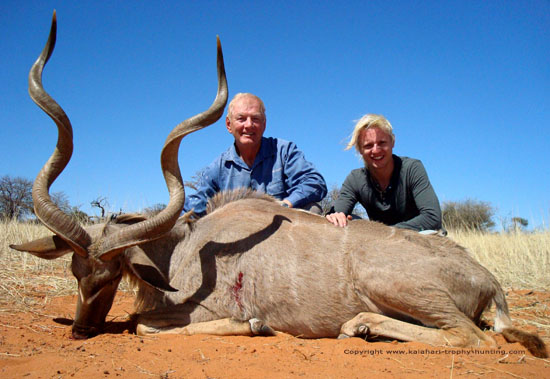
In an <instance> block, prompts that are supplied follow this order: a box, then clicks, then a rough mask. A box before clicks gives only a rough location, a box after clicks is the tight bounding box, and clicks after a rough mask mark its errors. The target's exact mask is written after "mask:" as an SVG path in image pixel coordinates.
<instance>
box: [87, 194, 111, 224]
mask: <svg viewBox="0 0 550 379" xmlns="http://www.w3.org/2000/svg"><path fill="white" fill-rule="evenodd" d="M90 205H91V206H92V207H95V208H99V209H100V210H101V219H102V220H103V219H105V208H106V207H108V206H109V202H108V201H107V198H106V197H101V196H98V197H97V198H96V199H95V200H92V201H91V202H90Z"/></svg>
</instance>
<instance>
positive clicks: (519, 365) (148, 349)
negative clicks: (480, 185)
mask: <svg viewBox="0 0 550 379" xmlns="http://www.w3.org/2000/svg"><path fill="white" fill-rule="evenodd" d="M508 301H509V305H510V307H511V313H512V317H513V319H514V320H515V322H516V325H518V326H520V325H521V327H522V328H523V329H525V330H528V331H531V332H538V333H539V335H540V336H541V337H543V339H544V341H545V342H546V343H547V345H550V292H533V291H511V292H509V293H508ZM75 304H76V299H75V297H73V296H66V297H58V298H54V299H52V300H51V301H48V302H47V304H44V305H43V306H35V307H34V308H33V309H29V310H28V311H26V312H21V311H16V310H12V311H10V309H9V307H8V309H0V377H2V378H22V377H25V378H67V377H77V378H101V377H104V378H109V377H123V378H125V377H132V378H135V377H152V378H155V377H157V378H159V377H160V378H184V377H185V378H188V377H193V378H195V377H196V378H235V377H238V378H256V377H267V378H271V377H277V378H278V377H284V378H289V377H319V378H325V377H326V378H340V377H341V378H344V377H345V378H356V377H357V378H359V377H366V376H369V377H370V376H376V377H377V378H390V377H402V376H405V375H406V376H407V377H412V378H426V377H447V378H453V377H479V376H482V375H483V376H485V377H491V378H492V377H495V378H519V377H522V378H543V377H546V378H548V377H550V360H549V359H546V360H544V359H537V358H534V357H532V356H531V355H529V353H526V351H525V349H524V348H523V347H522V346H520V345H518V344H508V343H506V342H505V340H504V339H503V338H502V337H501V336H500V335H495V338H496V340H497V342H498V345H499V346H498V347H497V348H495V349H484V350H475V349H450V348H443V347H441V348H436V347H431V346H428V345H423V344H419V343H402V342H397V341H392V342H366V341H364V340H362V339H360V338H351V339H345V340H335V339H317V340H305V339H300V338H295V337H292V336H290V335H286V334H280V335H278V336H276V337H218V336H209V335H197V336H154V337H139V336H136V335H135V334H133V330H132V325H131V323H130V322H128V321H127V319H128V315H129V314H130V313H132V310H133V298H132V297H131V295H129V294H124V293H119V294H118V295H117V298H116V299H115V304H114V306H113V309H112V310H111V313H110V314H109V317H108V321H109V322H108V326H107V330H106V332H105V333H104V334H102V335H99V336H97V337H95V338H92V339H89V340H85V341H75V340H72V339H70V338H69V336H70V324H71V322H72V315H73V314H74V310H75ZM488 316H489V317H490V316H491V313H489V314H488ZM487 333H491V334H492V332H487Z"/></svg>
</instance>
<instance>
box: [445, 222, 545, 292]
mask: <svg viewBox="0 0 550 379" xmlns="http://www.w3.org/2000/svg"><path fill="white" fill-rule="evenodd" d="M449 237H450V238H452V239H453V240H455V241H456V242H458V243H459V244H461V245H462V246H465V247H467V248H468V249H469V250H470V252H471V253H472V255H473V256H474V257H475V258H476V259H477V260H478V261H479V262H480V263H481V264H482V265H483V266H485V267H486V268H487V269H488V270H489V271H491V272H492V273H493V274H494V275H495V276H496V277H497V278H498V280H499V281H500V284H501V285H502V286H503V287H507V288H508V287H510V288H514V289H540V290H548V289H550V275H548V273H549V272H550V231H548V230H546V231H538V232H533V233H521V232H512V233H502V234H492V233H481V232H477V231H451V232H450V233H449Z"/></svg>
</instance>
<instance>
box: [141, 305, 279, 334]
mask: <svg viewBox="0 0 550 379" xmlns="http://www.w3.org/2000/svg"><path fill="white" fill-rule="evenodd" d="M218 317H219V316H217V315H215V314H214V313H212V312H210V311H209V310H208V309H206V308H204V307H202V306H197V304H191V303H184V304H178V305H174V306H171V307H167V308H161V309H156V310H153V311H150V312H146V313H142V314H140V315H138V318H137V328H136V333H137V334H138V335H148V334H160V333H165V334H183V335H194V334H212V335H219V336H227V335H238V336H255V335H262V336H271V335H275V332H274V331H273V329H271V328H270V327H269V326H268V325H265V324H264V323H263V322H262V321H261V320H258V319H255V318H253V319H250V320H245V321H240V320H235V319H233V318H222V319H220V318H218Z"/></svg>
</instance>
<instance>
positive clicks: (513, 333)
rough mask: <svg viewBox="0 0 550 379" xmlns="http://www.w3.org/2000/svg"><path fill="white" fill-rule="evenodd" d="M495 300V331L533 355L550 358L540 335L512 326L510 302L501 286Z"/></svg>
mask: <svg viewBox="0 0 550 379" xmlns="http://www.w3.org/2000/svg"><path fill="white" fill-rule="evenodd" d="M493 301H494V302H495V305H496V317H495V331H496V332H497V333H502V335H503V336H504V338H505V339H506V341H508V342H510V343H515V342H519V343H520V344H521V345H522V346H523V347H525V348H526V349H527V350H529V352H530V353H531V354H532V355H533V356H535V357H537V358H548V351H547V350H546V345H545V344H544V342H543V341H542V339H541V338H540V337H539V336H537V335H536V334H533V333H528V332H525V331H523V330H519V329H517V328H515V327H513V326H512V320H511V319H510V316H509V312H508V304H507V303H506V298H505V296H504V292H503V291H502V289H501V288H500V286H499V287H498V289H497V293H496V295H495V297H494V298H493Z"/></svg>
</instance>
